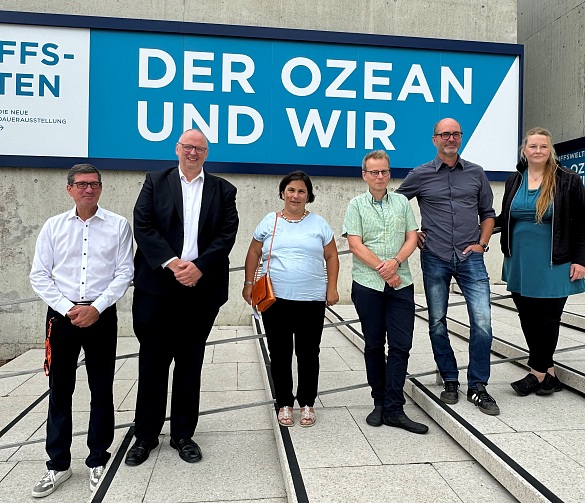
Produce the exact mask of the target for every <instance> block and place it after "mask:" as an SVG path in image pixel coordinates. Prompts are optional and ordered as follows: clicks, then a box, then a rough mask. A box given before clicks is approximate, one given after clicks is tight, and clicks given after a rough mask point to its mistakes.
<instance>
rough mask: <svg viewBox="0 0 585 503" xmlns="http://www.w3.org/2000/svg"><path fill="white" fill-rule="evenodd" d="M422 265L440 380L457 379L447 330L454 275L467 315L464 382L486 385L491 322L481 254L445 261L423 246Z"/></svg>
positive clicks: (487, 287) (473, 384)
mask: <svg viewBox="0 0 585 503" xmlns="http://www.w3.org/2000/svg"><path fill="white" fill-rule="evenodd" d="M421 265H422V271H423V283H424V287H425V295H426V298H427V306H428V310H429V335H430V338H431V345H432V347H433V353H434V356H435V362H436V363H437V367H439V372H440V373H441V377H442V378H443V381H457V380H458V378H459V372H458V370H457V360H456V359H455V354H454V353H453V349H452V348H451V343H450V341H449V334H448V332H447V305H448V302H449V285H450V283H451V278H455V281H457V284H458V285H459V288H461V292H462V293H463V297H465V301H466V302H467V313H468V314H469V324H470V329H469V367H468V368H467V384H468V386H469V387H470V388H475V387H476V386H477V384H478V383H483V384H487V382H488V380H489V377H490V352H491V348H492V322H491V307H490V283H489V277H488V274H487V271H486V268H485V263H484V261H483V254H481V253H474V252H471V253H470V255H469V256H468V257H467V258H466V259H465V260H463V261H460V260H459V259H458V258H457V256H456V255H453V257H452V258H451V260H450V261H449V262H445V261H444V260H441V259H440V258H438V257H437V256H436V255H433V254H432V253H431V252H430V251H428V250H426V249H423V250H422V252H421Z"/></svg>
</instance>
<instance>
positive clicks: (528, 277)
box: [502, 170, 585, 299]
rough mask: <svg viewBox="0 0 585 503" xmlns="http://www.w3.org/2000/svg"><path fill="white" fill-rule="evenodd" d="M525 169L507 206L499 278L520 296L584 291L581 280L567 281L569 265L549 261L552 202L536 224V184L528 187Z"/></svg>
mask: <svg viewBox="0 0 585 503" xmlns="http://www.w3.org/2000/svg"><path fill="white" fill-rule="evenodd" d="M527 172H528V170H526V171H525V172H524V173H523V174H522V183H521V184H520V187H519V188H518V192H516V195H515V196H514V199H513V201H512V206H511V208H510V218H511V221H510V228H511V229H512V236H511V249H510V256H509V257H504V266H503V268H502V280H503V281H505V282H506V283H507V284H508V285H507V290H508V291H509V292H515V293H519V294H521V295H522V296H524V297H534V298H549V299H550V298H561V297H568V296H569V295H573V294H577V293H583V292H585V279H580V280H576V281H573V282H571V278H570V277H569V273H570V269H571V264H570V263H569V262H567V263H565V264H552V215H553V208H552V205H551V206H549V208H548V210H547V211H546V213H545V214H544V216H543V218H542V223H540V224H538V223H536V221H535V220H536V200H537V199H538V196H539V195H540V187H539V188H538V189H535V190H529V189H528V182H527V179H526V177H527Z"/></svg>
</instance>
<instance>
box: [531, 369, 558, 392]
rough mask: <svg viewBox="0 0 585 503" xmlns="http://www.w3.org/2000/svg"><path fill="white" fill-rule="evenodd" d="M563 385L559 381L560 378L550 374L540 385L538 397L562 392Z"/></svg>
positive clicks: (547, 374)
mask: <svg viewBox="0 0 585 503" xmlns="http://www.w3.org/2000/svg"><path fill="white" fill-rule="evenodd" d="M562 389H563V384H562V383H561V381H559V378H558V377H557V376H556V375H555V376H553V375H551V374H549V373H548V372H547V373H546V375H545V376H544V380H543V381H542V382H541V383H540V387H539V388H538V389H537V390H536V394H537V395H551V394H552V393H554V392H555V391H561V390H562Z"/></svg>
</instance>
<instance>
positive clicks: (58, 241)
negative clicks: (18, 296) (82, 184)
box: [29, 206, 134, 316]
mask: <svg viewBox="0 0 585 503" xmlns="http://www.w3.org/2000/svg"><path fill="white" fill-rule="evenodd" d="M133 276H134V261H133V240H132V229H131V228H130V224H129V223H128V220H126V219H125V218H124V217H122V216H120V215H117V214H116V213H112V212H111V211H108V210H105V209H103V208H101V207H99V206H98V209H97V212H96V214H95V215H94V216H92V217H91V218H89V219H87V220H86V221H85V222H84V221H83V220H81V219H80V218H79V217H78V216H77V213H76V210H75V208H73V209H72V210H70V211H67V212H65V213H62V214H60V215H55V216H54V217H51V218H49V219H48V220H47V221H46V222H45V224H44V225H43V228H42V229H41V232H40V234H39V237H38V238H37V244H36V248H35V256H34V259H33V264H32V269H31V272H30V275H29V277H30V282H31V285H32V288H33V290H34V291H35V292H36V294H37V295H38V296H39V297H40V298H41V299H43V301H45V303H47V304H48V305H49V306H50V307H51V308H53V309H54V310H55V311H57V312H59V313H60V314H62V315H63V316H65V315H66V314H67V312H68V311H69V310H70V309H71V308H72V307H73V305H74V303H76V302H91V303H92V305H93V306H94V307H95V308H96V309H97V310H98V311H99V312H100V313H102V312H103V311H104V310H105V309H107V308H108V307H110V306H112V305H114V304H115V303H116V301H118V300H119V299H120V298H121V297H122V296H123V295H124V294H125V293H126V290H127V289H128V287H129V286H130V283H131V282H132V278H133Z"/></svg>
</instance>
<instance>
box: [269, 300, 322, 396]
mask: <svg viewBox="0 0 585 503" xmlns="http://www.w3.org/2000/svg"><path fill="white" fill-rule="evenodd" d="M324 318H325V302H324V301H300V300H286V299H279V298H277V299H276V302H275V303H274V304H272V306H270V307H269V308H268V309H267V310H266V311H265V312H264V313H262V321H263V323H264V330H265V331H266V341H267V343H268V351H269V352H270V374H271V376H272V382H273V384H274V394H275V399H276V403H277V404H278V407H284V406H285V405H287V406H289V407H292V406H293V405H294V401H295V396H294V395H293V374H292V355H293V345H294V352H295V354H296V357H297V372H298V379H297V394H296V398H297V401H298V402H299V405H300V406H301V407H304V406H305V405H308V406H309V407H313V405H315V399H316V398H317V389H318V386H319V352H320V344H321V335H322V334H323V320H324Z"/></svg>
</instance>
